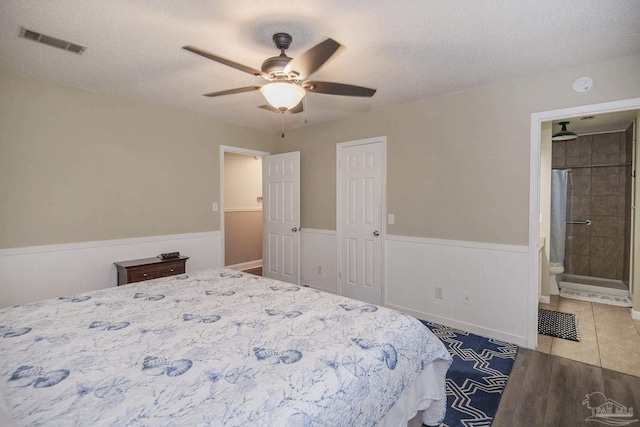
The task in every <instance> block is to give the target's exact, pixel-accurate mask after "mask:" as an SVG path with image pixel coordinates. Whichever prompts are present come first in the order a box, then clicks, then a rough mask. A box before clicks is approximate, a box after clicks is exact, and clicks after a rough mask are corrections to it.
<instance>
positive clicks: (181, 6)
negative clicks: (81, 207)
mask: <svg viewBox="0 0 640 427" xmlns="http://www.w3.org/2000/svg"><path fill="white" fill-rule="evenodd" d="M21 26H24V27H26V28H28V29H30V30H34V31H37V32H41V33H44V34H47V35H51V36H53V37H58V38H61V39H65V40H68V41H71V42H74V43H78V44H81V45H85V46H87V50H86V52H85V53H84V54H83V55H76V54H73V53H69V52H65V51H62V50H59V49H55V48H52V47H49V46H45V45H42V44H39V43H34V42H32V41H29V40H24V39H21V38H19V37H18V34H19V31H20V27H21ZM275 32H288V33H290V34H291V35H292V36H293V43H292V46H291V48H290V49H289V50H288V51H287V53H288V55H289V56H291V57H296V56H298V55H299V54H301V53H302V52H304V51H306V50H307V49H309V48H310V47H312V46H314V45H315V44H317V43H319V42H321V41H323V40H324V39H325V38H327V37H331V38H333V39H335V40H337V41H338V42H340V43H341V44H342V45H344V47H345V49H343V50H342V51H341V53H340V54H339V55H337V56H336V57H335V58H332V60H331V61H330V62H328V63H327V64H326V65H325V67H323V68H322V69H321V70H320V71H318V72H317V73H316V74H314V75H313V79H314V80H325V81H335V82H340V83H348V84H355V85H359V86H367V87H372V88H376V89H378V92H377V93H376V95H375V96H374V97H373V98H371V99H361V98H349V97H341V96H329V95H322V94H309V95H308V96H307V119H308V123H309V124H313V123H320V122H326V121H330V120H335V119H338V118H341V117H345V116H348V115H351V114H358V113H360V112H363V111H368V110H373V109H380V108H385V107H389V106H392V105H396V104H401V103H405V102H410V101H415V100H418V99H423V98H428V97H432V96H436V95H441V94H446V93H452V92H459V91H463V90H467V89H470V88H473V87H478V86H483V85H488V84H492V83H496V82H499V81H504V80H510V79H516V78H519V77H523V76H527V75H535V74H538V73H542V72H546V71H550V70H555V69H561V68H566V67H571V66H576V65H581V64H586V63H590V62H598V61H603V60H606V59H610V58H615V57H621V56H626V55H630V54H634V53H637V52H639V51H640V5H639V2H638V0H537V1H529V2H524V1H516V0H512V1H497V0H495V1H493V0H492V1H489V0H486V1H468V0H452V1H451V0H450V1H444V0H438V1H435V0H402V1H389V0H368V1H362V0H310V1H300V0H281V1H277V2H268V1H259V0H190V1H186V0H183V1H178V0H128V1H125V0H112V1H104V0H100V1H96V0H82V1H80V0H77V1H70V0H47V1H42V0H35V1H34V0H2V1H1V2H0V67H2V68H6V69H9V70H13V71H15V72H18V73H21V74H25V75H29V76H32V77H35V78H39V79H43V80H49V81H54V82H59V83H62V84H65V85H69V86H75V87H80V88H86V89H91V90H96V91H101V92H107V93H112V94H117V95H123V96H127V97H130V98H134V99H141V100H146V101H151V102H156V103H161V104H166V105H171V106H174V107H177V108H184V109H189V110H193V111H196V112H199V113H201V114H205V115H208V116H211V117H217V118H219V119H222V120H226V121H229V122H233V123H237V124H240V125H243V126H247V127H251V128H256V129H263V130H268V131H274V130H278V129H279V128H280V126H281V125H282V122H281V118H280V117H279V116H278V115H277V114H275V113H272V112H268V111H265V110H262V109H258V108H256V107H257V106H259V105H262V104H264V103H265V102H264V100H263V99H262V96H261V95H260V93H259V92H250V93H242V94H237V95H230V96H224V97H218V98H207V97H203V96H202V94H203V93H207V92H213V91H219V90H224V89H230V88H236V87H242V86H249V85H253V84H260V82H262V80H260V79H258V78H256V77H252V76H250V75H248V74H245V73H242V72H240V71H238V70H235V69H232V68H229V67H226V66H224V65H221V64H218V63H216V62H213V61H210V60H207V59H205V58H203V57H200V56H198V55H194V54H193V53H190V52H187V51H185V50H183V49H181V47H182V46H183V45H186V44H191V45H195V46H198V47H200V48H202V49H205V50H208V51H211V52H214V53H216V54H218V55H220V56H223V57H227V58H229V59H231V60H234V61H236V62H239V63H241V64H244V65H248V66H250V67H254V68H260V64H261V63H262V61H263V60H264V59H266V58H267V57H269V56H274V55H276V54H277V53H278V51H277V50H276V49H275V47H274V46H273V45H272V42H271V35H272V34H273V33H275ZM304 120H305V117H304V114H297V115H290V114H287V115H286V116H285V127H286V128H295V127H300V126H304V125H305V123H304Z"/></svg>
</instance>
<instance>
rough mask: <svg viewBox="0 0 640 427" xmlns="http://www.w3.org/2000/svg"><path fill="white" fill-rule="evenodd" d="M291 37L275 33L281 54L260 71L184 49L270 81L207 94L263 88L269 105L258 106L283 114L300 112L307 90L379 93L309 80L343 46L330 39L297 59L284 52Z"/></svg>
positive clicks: (327, 92) (341, 92)
mask: <svg viewBox="0 0 640 427" xmlns="http://www.w3.org/2000/svg"><path fill="white" fill-rule="evenodd" d="M292 40H293V38H292V37H291V36H290V35H289V34H287V33H276V34H274V35H273V42H274V44H275V45H276V47H277V48H278V49H280V55H278V56H274V57H271V58H267V59H266V60H265V61H264V62H263V63H262V66H261V67H260V70H256V69H254V68H251V67H247V66H245V65H242V64H239V63H237V62H234V61H231V60H229V59H226V58H223V57H221V56H218V55H216V54H214V53H211V52H207V51H206V50H203V49H200V48H197V47H195V46H191V45H187V46H183V47H182V48H183V49H185V50H188V51H190V52H193V53H196V54H198V55H200V56H204V57H205V58H208V59H211V60H213V61H216V62H219V63H221V64H224V65H227V66H229V67H232V68H235V69H236V70H240V71H244V72H245V73H249V74H251V75H254V76H256V77H260V78H262V79H264V80H266V81H267V83H265V84H263V85H252V86H245V87H240V88H235V89H228V90H222V91H219V92H211V93H205V94H204V96H210V97H214V96H223V95H233V94H236V93H243V92H251V91H254V90H260V92H261V93H262V95H263V96H264V97H265V99H266V100H267V102H268V103H269V105H262V106H260V107H259V108H263V109H266V110H271V111H276V112H280V111H281V112H283V113H284V112H285V111H290V112H291V113H299V112H301V111H303V107H302V98H304V96H305V95H306V93H307V92H313V93H324V94H327V95H343V96H359V97H368V98H370V97H372V96H373V95H374V94H375V93H376V90H375V89H369V88H366V87H361V86H353V85H348V84H343V83H332V82H322V81H315V80H306V79H307V78H308V77H309V76H310V75H311V74H313V73H315V72H316V71H318V70H319V69H320V68H321V67H322V66H323V65H324V64H325V63H326V62H327V61H328V60H329V58H331V56H333V55H334V54H335V53H336V51H338V49H339V48H340V47H341V45H340V43H338V42H337V41H335V40H333V39H330V38H329V39H326V40H325V41H323V42H321V43H319V44H317V45H315V46H314V47H312V48H311V49H309V50H307V51H306V52H305V53H303V54H302V55H300V56H299V57H297V58H295V59H294V58H290V57H288V56H287V55H286V54H285V51H286V50H287V49H288V48H289V46H290V45H291V41H292Z"/></svg>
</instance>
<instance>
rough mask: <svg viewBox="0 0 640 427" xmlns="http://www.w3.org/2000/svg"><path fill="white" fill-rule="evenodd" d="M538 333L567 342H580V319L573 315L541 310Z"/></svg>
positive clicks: (539, 310)
mask: <svg viewBox="0 0 640 427" xmlns="http://www.w3.org/2000/svg"><path fill="white" fill-rule="evenodd" d="M538 333H539V334H542V335H549V336H550V337H556V338H564V339H565V340H571V341H580V334H578V317H577V316H576V315H575V314H571V313H563V312H562V311H554V310H547V309H544V308H539V309H538Z"/></svg>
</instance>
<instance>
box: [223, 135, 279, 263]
mask: <svg viewBox="0 0 640 427" xmlns="http://www.w3.org/2000/svg"><path fill="white" fill-rule="evenodd" d="M225 153H235V154H244V155H247V156H260V157H264V156H268V155H270V154H271V153H268V152H266V151H258V150H251V149H249V148H240V147H232V146H230V145H220V201H219V203H218V213H219V214H220V236H221V241H220V266H221V267H224V265H225V264H224V245H225V235H224V154H225Z"/></svg>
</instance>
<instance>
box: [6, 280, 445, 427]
mask: <svg viewBox="0 0 640 427" xmlns="http://www.w3.org/2000/svg"><path fill="white" fill-rule="evenodd" d="M0 361H2V363H0V387H1V390H2V393H0V395H2V396H3V397H2V396H0V411H1V410H2V407H3V406H4V407H5V413H4V417H5V422H6V423H8V422H9V421H8V419H9V418H10V419H11V420H12V422H13V423H14V424H15V425H18V426H26V425H29V426H36V425H47V426H50V425H51V426H56V425H61V426H62V425H63V426H88V425H91V426H98V425H105V426H106V425H109V426H111V425H121V426H125V425H126V426H218V425H224V426H248V425H259V426H291V427H293V426H305V427H306V426H309V427H310V426H376V425H379V426H384V427H387V426H394V427H395V426H402V425H405V426H406V424H407V421H408V420H409V419H410V418H412V417H413V416H414V415H415V414H416V412H417V411H418V410H424V413H423V421H424V422H425V423H426V424H431V425H433V424H437V423H438V422H439V421H440V420H441V419H442V418H443V417H444V411H445V407H446V396H445V390H444V387H445V386H444V384H445V375H446V371H447V369H448V367H449V365H450V363H451V357H450V355H449V354H448V352H447V350H446V348H445V347H444V345H443V344H442V342H440V340H439V339H438V338H436V337H435V336H434V335H433V334H432V333H431V331H429V329H428V328H426V327H425V326H424V325H422V324H421V323H420V322H419V321H417V320H416V319H414V318H412V317H410V316H407V315H405V314H403V313H400V312H397V311H394V310H390V309H387V308H383V307H378V306H375V305H371V304H366V303H363V302H360V301H356V300H352V299H348V298H344V297H340V296H337V295H333V294H329V293H325V292H321V291H317V290H313V289H310V288H305V287H301V286H296V285H292V284H288V283H283V282H279V281H276V280H271V279H267V278H263V277H258V276H253V275H250V274H245V273H240V272H237V271H233V270H227V269H213V270H206V271H200V272H194V273H189V274H184V275H179V276H172V277H168V278H163V279H156V280H151V281H147V282H141V283H135V284H130V285H126V286H121V287H117V288H109V289H104V290H100V291H94V292H90V293H85V294H80V295H70V296H64V297H60V298H58V299H53V300H47V301H42V302H37V303H33V304H27V305H21V306H16V307H11V308H7V309H3V310H0ZM2 400H4V401H2ZM1 419H2V417H0V420H1ZM0 422H1V421H0Z"/></svg>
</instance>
